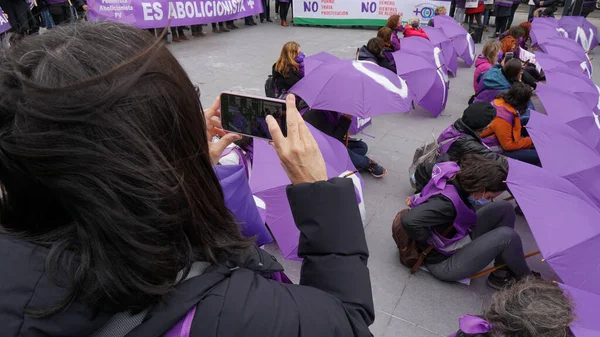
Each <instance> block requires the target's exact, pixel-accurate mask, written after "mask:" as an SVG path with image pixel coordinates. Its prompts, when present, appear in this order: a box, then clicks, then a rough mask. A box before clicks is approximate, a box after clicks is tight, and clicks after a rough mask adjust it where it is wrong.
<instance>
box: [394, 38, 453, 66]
mask: <svg viewBox="0 0 600 337" xmlns="http://www.w3.org/2000/svg"><path fill="white" fill-rule="evenodd" d="M422 28H423V30H425V33H427V36H429V41H431V43H433V45H434V46H436V47H438V48H440V50H441V51H442V54H443V55H444V60H446V65H445V66H444V67H445V71H446V72H450V73H451V74H452V76H456V72H457V70H458V60H457V58H456V57H457V56H456V52H455V51H454V47H453V46H452V41H450V39H449V38H447V37H446V35H445V34H444V32H443V31H442V30H441V29H439V28H435V27H429V26H423V27H422ZM396 66H397V65H396Z"/></svg>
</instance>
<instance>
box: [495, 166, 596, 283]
mask: <svg viewBox="0 0 600 337" xmlns="http://www.w3.org/2000/svg"><path fill="white" fill-rule="evenodd" d="M508 163H509V167H510V169H509V171H508V178H507V184H508V188H509V189H510V192H511V193H512V195H513V196H514V197H515V199H516V200H517V202H518V203H519V206H521V209H522V210H523V213H524V214H525V218H526V219H527V222H528V224H529V227H530V228H531V231H532V233H533V235H534V237H535V240H536V242H537V244H538V246H539V248H540V250H541V252H542V255H543V256H544V258H545V259H546V262H548V264H549V265H550V266H551V267H552V269H554V272H555V273H556V274H557V275H558V276H559V277H560V278H561V279H562V281H563V283H565V284H567V285H569V286H571V287H577V288H579V289H582V290H584V291H588V292H591V293H594V294H600V282H598V280H599V279H600V268H599V267H598V261H600V249H598V247H600V224H599V223H598V219H600V209H598V207H597V206H596V205H594V203H593V202H592V201H591V200H590V199H589V198H588V197H587V196H586V195H585V194H584V193H583V192H582V191H580V190H579V189H578V188H577V187H576V186H575V185H573V184H572V183H571V182H569V181H568V180H566V179H563V178H560V177H557V176H556V175H553V174H552V173H550V172H549V171H548V170H546V169H542V168H540V167H537V166H533V165H529V164H527V163H523V162H520V161H517V160H512V159H508Z"/></svg>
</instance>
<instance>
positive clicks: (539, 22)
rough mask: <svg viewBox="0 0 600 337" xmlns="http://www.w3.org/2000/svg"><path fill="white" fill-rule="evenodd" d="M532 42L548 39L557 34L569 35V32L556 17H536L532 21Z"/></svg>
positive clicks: (536, 42)
mask: <svg viewBox="0 0 600 337" xmlns="http://www.w3.org/2000/svg"><path fill="white" fill-rule="evenodd" d="M529 36H530V37H531V42H532V44H534V45H536V44H538V43H541V42H544V41H547V40H548V39H553V38H556V37H557V36H562V37H569V34H568V33H567V32H566V31H565V30H564V29H563V28H561V27H560V26H559V24H558V21H556V19H554V18H535V19H533V22H532V23H531V32H530V35H529Z"/></svg>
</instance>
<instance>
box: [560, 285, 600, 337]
mask: <svg viewBox="0 0 600 337" xmlns="http://www.w3.org/2000/svg"><path fill="white" fill-rule="evenodd" d="M559 286H560V287H561V288H562V290H563V291H565V292H566V293H567V294H568V295H569V298H571V300H572V301H573V306H574V311H575V322H573V324H571V331H572V332H573V333H574V334H575V336H577V337H598V336H600V320H598V308H599V307H600V294H593V293H590V292H587V291H585V290H581V289H578V288H576V287H570V286H568V285H566V284H562V283H559Z"/></svg>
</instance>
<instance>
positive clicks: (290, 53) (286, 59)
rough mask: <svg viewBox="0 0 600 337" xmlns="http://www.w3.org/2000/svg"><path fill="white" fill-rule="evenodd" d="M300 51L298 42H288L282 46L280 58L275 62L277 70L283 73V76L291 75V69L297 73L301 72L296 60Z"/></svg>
mask: <svg viewBox="0 0 600 337" xmlns="http://www.w3.org/2000/svg"><path fill="white" fill-rule="evenodd" d="M299 52H300V45H299V44H298V43H297V42H294V41H290V42H286V44H284V45H283V48H281V54H280V55H279V59H278V60H277V62H275V70H277V72H278V73H280V74H281V75H283V77H288V76H289V75H290V71H294V72H296V73H298V72H300V68H299V67H298V62H296V57H297V56H298V54H299Z"/></svg>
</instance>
